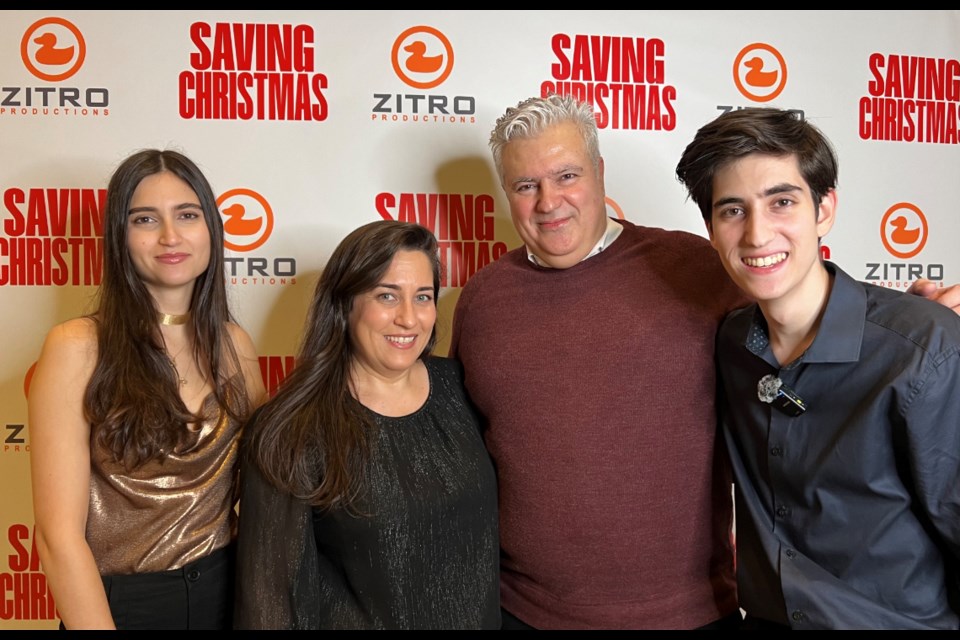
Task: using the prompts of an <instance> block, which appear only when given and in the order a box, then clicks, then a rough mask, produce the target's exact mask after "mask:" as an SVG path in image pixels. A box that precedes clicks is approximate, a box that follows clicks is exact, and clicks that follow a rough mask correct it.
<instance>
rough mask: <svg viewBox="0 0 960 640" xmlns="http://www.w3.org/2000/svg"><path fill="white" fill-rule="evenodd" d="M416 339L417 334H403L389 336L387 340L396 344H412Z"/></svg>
mask: <svg viewBox="0 0 960 640" xmlns="http://www.w3.org/2000/svg"><path fill="white" fill-rule="evenodd" d="M416 339H417V336H403V337H396V336H387V342H394V343H396V344H410V343H411V342H413V341H414V340H416Z"/></svg>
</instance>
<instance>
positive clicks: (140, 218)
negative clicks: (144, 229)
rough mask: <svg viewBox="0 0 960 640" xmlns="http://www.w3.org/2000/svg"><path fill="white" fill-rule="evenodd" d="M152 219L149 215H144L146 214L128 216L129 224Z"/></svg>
mask: <svg viewBox="0 0 960 640" xmlns="http://www.w3.org/2000/svg"><path fill="white" fill-rule="evenodd" d="M153 221H154V220H153V218H152V217H151V216H146V215H134V216H130V219H129V222H130V224H134V225H143V224H149V223H151V222H153Z"/></svg>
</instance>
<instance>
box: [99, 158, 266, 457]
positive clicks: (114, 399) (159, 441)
mask: <svg viewBox="0 0 960 640" xmlns="http://www.w3.org/2000/svg"><path fill="white" fill-rule="evenodd" d="M163 171H169V172H171V173H173V174H174V175H176V176H177V177H179V178H180V179H182V180H183V181H185V182H186V183H187V184H188V185H190V188H191V189H193V191H194V193H196V194H197V198H199V200H200V206H201V208H202V209H203V218H204V220H205V221H206V224H207V229H208V230H209V232H210V263H209V265H208V266H207V269H206V271H204V273H203V274H201V275H200V276H199V277H198V278H197V281H196V284H195V286H194V288H193V297H192V299H191V301H190V310H191V316H190V325H189V327H188V330H189V332H190V335H191V337H192V340H193V354H194V357H195V358H196V361H197V362H198V363H200V365H201V368H202V369H203V370H204V373H205V374H208V375H210V376H211V380H212V384H213V387H214V389H213V394H214V396H215V398H216V400H217V403H218V404H219V405H220V407H221V409H223V410H226V411H227V412H228V413H229V414H230V415H231V417H233V418H234V419H243V418H244V417H245V414H246V412H247V411H248V407H247V404H248V399H247V395H246V387H245V385H244V384H243V382H242V380H239V381H238V378H239V379H242V375H240V376H237V375H233V374H232V373H238V372H240V367H239V359H238V357H237V354H236V350H235V349H234V347H233V341H232V340H231V339H230V336H229V334H228V329H227V323H228V322H230V321H232V319H233V318H232V316H231V314H230V310H229V307H228V304H227V294H226V282H225V279H224V270H223V221H222V220H221V219H220V212H219V210H218V209H217V203H216V197H215V196H214V194H213V190H212V189H211V188H210V184H209V183H208V182H207V179H206V178H205V177H204V175H203V173H202V172H201V171H200V169H199V168H198V167H197V166H196V165H195V164H194V163H193V161H191V160H190V159H189V158H187V157H186V156H184V155H182V154H180V153H178V152H176V151H172V150H163V151H161V150H158V149H145V150H142V151H138V152H136V153H134V154H133V155H131V156H129V157H128V158H126V159H125V160H124V161H123V162H121V163H120V165H119V166H118V167H117V169H116V170H115V171H114V173H113V175H112V176H111V178H110V181H109V183H108V185H107V205H106V212H105V214H104V229H103V279H102V281H101V283H100V288H99V290H98V292H97V301H98V306H97V310H96V312H95V313H94V314H93V316H92V317H93V319H94V320H95V321H96V325H97V341H98V357H97V364H96V367H95V368H94V371H93V375H92V376H91V378H90V382H89V384H88V385H87V390H86V394H85V396H84V411H85V413H86V417H87V419H88V420H89V421H90V424H91V428H92V433H93V435H94V437H95V439H96V442H97V444H99V445H100V446H101V447H103V448H104V449H106V450H107V451H109V452H110V453H111V454H112V455H113V459H114V460H115V461H116V462H118V463H121V464H124V465H125V466H126V467H127V468H130V469H132V468H135V467H138V466H141V465H143V464H144V463H145V462H147V461H149V460H155V459H162V458H163V457H164V455H165V454H166V453H169V452H171V451H174V450H175V449H176V447H177V445H178V444H179V442H180V439H181V437H182V434H183V432H184V425H186V424H187V423H190V422H195V421H197V420H201V419H203V418H204V416H197V415H194V414H192V413H191V412H190V411H189V410H188V409H187V407H186V405H185V404H184V403H183V401H182V400H181V399H180V393H179V383H178V377H177V374H176V371H175V369H174V368H173V365H172V364H171V363H170V360H169V359H168V357H167V355H166V352H165V349H164V345H163V338H162V336H161V333H160V327H159V324H158V322H157V317H158V316H157V314H158V312H159V310H158V309H157V305H156V302H155V301H154V299H153V296H151V295H150V292H149V291H148V290H147V288H146V287H145V286H144V284H143V281H142V280H141V279H140V276H139V275H138V273H137V270H136V268H135V267H134V264H133V261H132V260H131V258H130V252H129V250H128V248H127V224H128V222H127V218H128V212H129V210H130V201H131V199H132V198H133V193H134V191H135V190H136V189H137V186H138V185H139V184H140V182H141V181H142V180H143V179H144V178H146V177H147V176H151V175H154V174H157V173H160V172H163ZM224 358H228V359H229V360H230V362H231V363H232V366H231V367H227V366H225V362H224ZM228 369H229V370H231V371H232V373H228Z"/></svg>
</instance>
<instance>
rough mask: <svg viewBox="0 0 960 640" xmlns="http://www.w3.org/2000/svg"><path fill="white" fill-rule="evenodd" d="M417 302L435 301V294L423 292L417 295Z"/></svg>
mask: <svg viewBox="0 0 960 640" xmlns="http://www.w3.org/2000/svg"><path fill="white" fill-rule="evenodd" d="M417 302H426V303H429V302H433V294H430V293H421V294H419V295H418V296H417Z"/></svg>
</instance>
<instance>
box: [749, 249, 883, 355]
mask: <svg viewBox="0 0 960 640" xmlns="http://www.w3.org/2000/svg"><path fill="white" fill-rule="evenodd" d="M824 266H825V267H826V269H827V271H828V272H829V273H830V274H832V275H833V276H834V279H833V287H832V288H831V290H830V297H829V298H828V299H827V307H826V309H824V312H823V317H822V318H821V319H820V327H819V328H818V329H817V335H816V337H815V338H814V339H813V343H812V344H811V345H810V346H809V347H808V348H807V350H806V351H805V352H804V353H803V355H802V356H801V357H799V358H797V360H795V361H794V363H796V364H799V363H800V362H808V363H809V362H856V361H857V360H858V359H859V358H860V347H861V345H862V344H863V331H864V324H865V322H866V317H867V293H866V291H864V290H863V285H862V284H860V283H858V282H857V281H856V280H854V279H853V278H851V277H850V276H849V275H847V273H846V272H845V271H843V270H842V269H841V268H840V267H838V266H837V265H835V264H833V263H832V262H829V261H824ZM744 346H745V347H746V348H747V349H748V350H749V351H750V352H751V353H753V354H754V355H756V356H759V357H760V358H763V359H764V360H766V361H767V362H768V363H769V364H771V365H773V366H778V365H777V364H776V358H775V357H774V356H773V351H772V350H771V349H770V338H769V333H768V331H767V323H766V320H765V319H764V317H763V313H761V311H760V307H759V306H755V309H754V314H753V319H752V321H751V322H750V326H749V327H748V328H747V335H746V338H745V341H744Z"/></svg>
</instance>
